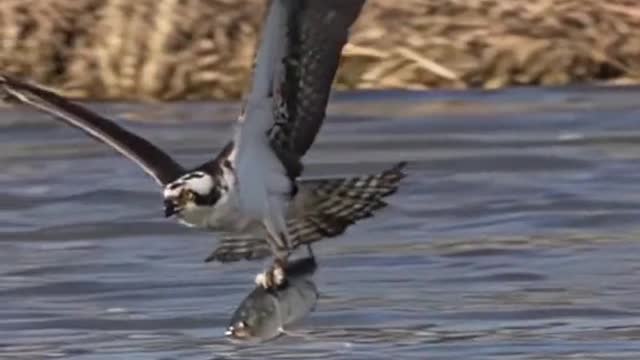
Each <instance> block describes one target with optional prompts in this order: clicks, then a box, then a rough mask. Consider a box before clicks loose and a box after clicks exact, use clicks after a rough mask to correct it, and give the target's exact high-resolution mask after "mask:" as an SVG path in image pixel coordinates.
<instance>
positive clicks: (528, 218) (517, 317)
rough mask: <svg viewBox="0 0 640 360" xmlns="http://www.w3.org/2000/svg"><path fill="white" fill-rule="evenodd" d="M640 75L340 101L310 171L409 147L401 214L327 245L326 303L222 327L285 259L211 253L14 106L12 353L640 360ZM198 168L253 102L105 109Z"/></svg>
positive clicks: (126, 184)
mask: <svg viewBox="0 0 640 360" xmlns="http://www.w3.org/2000/svg"><path fill="white" fill-rule="evenodd" d="M639 98H640V89H639V88H616V89H611V88H579V87H576V88H563V89H540V88H538V89H511V90H504V91H497V92H479V91H478V92H441V93H439V92H430V93H424V92H417V93H405V92H381V93H377V92H369V93H367V92H363V93H348V94H338V95H336V96H335V99H334V101H333V102H332V105H331V107H330V109H329V119H328V120H327V122H326V124H325V127H324V128H323V130H322V133H321V136H320V137H319V139H318V141H317V143H316V145H314V147H313V148H312V150H311V152H310V153H309V156H308V157H307V158H306V162H307V174H308V175H312V176H315V175H322V176H332V175H336V176H337V175H351V174H360V173H366V172H374V171H378V170H381V169H383V168H385V167H386V166H388V165H390V164H391V163H394V162H397V161H401V160H408V161H409V163H410V165H409V168H408V173H409V176H408V177H407V178H406V179H405V181H404V182H403V184H402V187H401V190H400V191H399V192H398V193H397V194H396V195H394V196H393V197H391V198H390V199H389V202H390V206H389V207H388V208H386V209H384V210H383V211H381V212H380V213H378V214H377V216H376V217H375V218H373V219H369V220H366V221H363V222H361V223H359V224H358V225H357V226H354V227H352V228H350V229H349V231H348V232H347V233H346V234H344V235H343V236H341V237H339V238H335V239H331V240H326V241H323V242H321V243H318V244H317V245H316V247H315V248H316V254H317V256H318V261H319V263H320V270H319V273H318V274H317V276H316V277H315V281H316V284H317V286H318V288H319V289H320V292H321V298H320V300H319V303H318V306H317V308H316V311H315V312H313V313H311V314H310V315H309V316H308V318H307V319H306V320H305V321H304V322H303V323H301V324H300V325H299V327H298V328H297V329H295V333H296V336H284V337H281V338H279V339H278V340H276V341H273V342H269V343H265V344H261V345H242V344H235V343H232V342H230V341H229V340H228V339H226V338H225V337H224V330H225V326H226V325H227V321H228V320H229V318H230V316H231V314H232V312H233V310H234V309H235V307H236V306H237V305H238V304H239V302H240V301H241V300H242V299H243V298H244V297H245V296H246V294H247V293H249V291H251V289H252V279H253V277H254V275H255V274H256V273H257V272H258V271H260V270H261V269H262V268H263V267H264V266H265V265H266V263H263V262H253V263H249V262H240V263H234V264H225V265H221V264H205V263H203V262H202V259H203V258H204V257H205V256H206V255H208V254H209V252H210V251H211V250H212V249H213V248H214V246H215V237H214V236H213V235H212V234H210V233H205V232H201V231H198V230H194V229H187V228H185V227H183V226H181V225H178V224H176V223H174V222H172V221H167V220H166V219H164V218H163V216H162V201H161V196H160V193H159V189H158V188H157V187H156V185H155V183H154V182H153V181H152V180H151V179H150V178H148V177H147V176H146V175H145V174H144V173H143V172H142V171H141V170H140V169H138V168H137V167H136V166H135V165H134V164H132V163H130V162H129V161H127V160H126V159H123V158H122V157H120V156H118V155H117V154H115V153H114V152H113V151H111V150H110V149H109V148H107V147H105V146H103V145H102V144H99V143H97V142H95V141H93V140H91V139H89V138H87V137H86V136H85V135H84V134H82V133H80V132H79V131H77V130H75V129H72V128H70V127H68V126H65V125H63V124H61V123H59V122H56V121H54V120H52V119H51V118H49V117H47V116H44V115H41V114H39V113H37V112H34V111H31V110H29V109H26V108H23V107H8V108H3V109H0V129H1V131H0V164H1V165H2V169H3V170H2V171H1V172H0V196H1V197H2V201H0V304H1V306H0V359H49V358H64V359H254V358H255V359H263V358H272V359H276V358H278V359H280V358H281V359H299V358H309V359H310V358H330V359H390V358H398V359H425V358H428V359H460V358H467V359H638V358H639V357H640V341H638V340H639V339H640V302H639V301H638V299H639V298H640V297H639V295H640V265H639V261H638V258H640V242H638V238H639V235H640V222H639V221H638V219H639V218H640V106H639V105H638V99H639ZM91 107H92V108H94V109H96V110H98V111H100V112H102V113H105V114H108V115H110V116H114V117H117V118H120V119H123V121H122V123H123V124H124V125H125V126H127V127H128V128H131V129H134V130H135V131H137V132H138V133H140V134H143V135H144V136H145V137H148V138H149V139H152V140H153V141H154V142H156V143H157V144H158V145H160V146H162V147H163V148H165V149H167V150H169V151H170V152H171V153H172V154H175V155H176V156H177V157H178V159H180V160H181V161H183V162H184V163H186V164H197V163H199V162H202V161H203V160H205V159H207V158H209V157H211V156H213V154H215V152H216V151H217V150H218V149H219V148H220V146H221V145H222V144H223V142H224V141H225V140H226V139H227V137H228V136H229V127H230V124H231V121H232V119H233V118H234V117H235V114H236V112H237V110H238V106H237V104H221V103H217V104H214V103H178V104H146V105H140V104H92V105H91Z"/></svg>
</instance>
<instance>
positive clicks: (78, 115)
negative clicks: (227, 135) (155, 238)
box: [0, 76, 185, 185]
mask: <svg viewBox="0 0 640 360" xmlns="http://www.w3.org/2000/svg"><path fill="white" fill-rule="evenodd" d="M0 86H2V88H3V90H4V91H6V92H7V93H8V94H9V95H11V96H13V97H14V98H16V99H17V100H19V101H20V102H22V103H24V104H27V105H31V106H33V107H35V108H37V109H39V110H41V111H43V112H45V113H47V114H49V115H51V116H53V117H54V118H56V119H59V120H62V121H64V122H66V123H67V124H69V125H72V126H74V127H77V128H79V129H80V130H82V131H84V132H85V133H87V134H88V135H90V136H91V137H93V138H95V139H97V140H99V141H101V142H103V143H105V144H107V145H109V146H111V147H112V148H113V149H115V150H116V151H118V152H119V153H120V154H122V155H124V156H125V157H127V158H129V159H130V160H132V161H133V162H135V163H136V164H138V165H139V166H140V167H141V168H142V169H143V170H144V171H145V172H146V173H147V174H149V175H151V176H152V177H153V178H154V179H155V180H156V181H157V182H158V183H159V184H160V185H165V184H167V183H169V182H171V181H173V180H175V179H176V178H178V177H179V176H180V175H182V174H184V172H185V170H184V168H183V167H182V166H180V164H178V163H177V162H175V161H174V160H173V159H172V158H171V157H170V156H169V155H168V154H167V153H165V152H164V151H162V150H161V149H159V148H158V147H156V146H155V145H153V144H152V143H150V142H148V141H147V140H145V139H143V138H141V137H140V136H138V135H136V134H134V133H132V132H130V131H128V130H126V129H124V128H122V127H120V126H119V125H117V124H116V123H115V122H113V121H111V120H109V119H107V118H104V117H102V116H100V115H98V114H96V113H94V112H93V111H91V110H89V109H87V108H85V107H83V106H81V105H79V104H76V103H74V102H71V101H69V100H67V99H65V98H63V97H62V96H60V95H57V94H56V93H54V92H53V91H50V90H47V89H45V88H43V87H40V86H37V85H32V84H28V83H26V82H22V81H19V80H16V79H13V78H10V77H8V76H0Z"/></svg>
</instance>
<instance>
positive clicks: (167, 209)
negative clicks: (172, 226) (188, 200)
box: [164, 200, 178, 217]
mask: <svg viewBox="0 0 640 360" xmlns="http://www.w3.org/2000/svg"><path fill="white" fill-rule="evenodd" d="M177 212H178V209H177V208H176V204H175V203H174V202H173V201H171V200H165V201H164V216H165V217H171V216H173V215H175V214H176V213H177Z"/></svg>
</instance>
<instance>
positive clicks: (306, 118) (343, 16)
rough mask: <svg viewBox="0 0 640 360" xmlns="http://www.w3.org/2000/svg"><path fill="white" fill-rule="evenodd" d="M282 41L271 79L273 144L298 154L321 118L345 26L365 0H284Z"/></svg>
mask: <svg viewBox="0 0 640 360" xmlns="http://www.w3.org/2000/svg"><path fill="white" fill-rule="evenodd" d="M286 2H287V3H288V6H289V7H290V9H289V12H288V17H289V18H288V21H287V29H286V31H287V32H286V41H285V42H284V46H283V54H282V56H281V58H280V59H278V60H279V63H278V64H276V65H277V66H278V70H277V71H276V73H275V74H276V78H275V79H274V83H273V88H272V91H273V98H274V107H275V116H276V121H275V124H274V126H273V127H272V129H271V131H270V137H271V139H272V142H273V144H274V146H275V147H276V148H279V149H281V150H283V151H286V152H289V153H291V154H294V155H295V156H297V157H302V156H303V155H304V154H305V153H306V152H307V150H309V147H311V145H312V144H313V142H314V140H315V138H316V135H317V133H318V131H319V130H320V127H321V125H322V122H323V121H324V118H325V112H326V108H327V102H328V101H329V94H330V92H331V84H332V83H333V79H334V77H335V74H336V70H337V69H338V64H339V61H340V56H341V53H342V48H343V46H344V45H345V44H346V42H347V39H348V35H349V28H350V27H351V25H352V24H353V23H354V22H355V20H356V18H357V17H358V15H359V13H360V11H361V9H362V6H363V5H364V0H306V1H304V0H302V1H300V0H288V1H286Z"/></svg>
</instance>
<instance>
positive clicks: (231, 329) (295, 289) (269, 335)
mask: <svg viewBox="0 0 640 360" xmlns="http://www.w3.org/2000/svg"><path fill="white" fill-rule="evenodd" d="M308 249H309V254H310V255H309V256H308V257H305V258H302V259H298V260H292V261H289V262H288V264H287V265H285V267H284V269H283V270H284V273H285V274H286V276H285V277H283V279H282V281H280V282H279V284H278V286H276V287H269V288H265V287H264V286H262V285H260V284H256V287H255V288H254V289H253V291H251V293H249V295H248V296H247V297H246V298H245V299H244V300H243V301H242V302H241V303H240V305H239V306H238V308H237V309H236V310H235V312H234V313H233V315H232V317H231V320H230V321H229V325H228V326H227V330H226V331H225V335H226V336H227V337H229V338H230V339H232V340H235V341H242V342H258V343H260V342H265V341H269V340H273V339H275V338H277V337H279V336H280V335H282V334H284V333H285V332H286V331H285V327H287V326H290V325H292V324H294V323H297V322H299V321H300V320H302V319H303V318H304V317H306V316H307V315H308V314H309V313H311V312H312V311H313V310H314V309H315V306H316V304H317V302H318V298H319V293H318V289H317V287H316V285H315V283H314V282H313V280H312V276H313V274H314V273H315V272H316V270H317V267H318V266H317V263H316V260H315V257H314V256H313V253H312V251H311V246H308Z"/></svg>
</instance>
